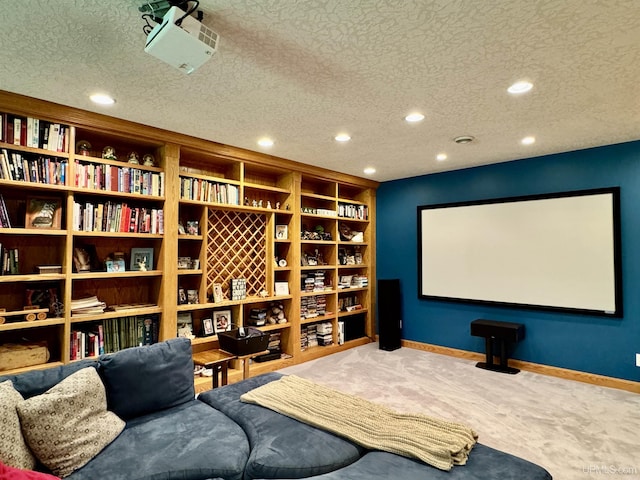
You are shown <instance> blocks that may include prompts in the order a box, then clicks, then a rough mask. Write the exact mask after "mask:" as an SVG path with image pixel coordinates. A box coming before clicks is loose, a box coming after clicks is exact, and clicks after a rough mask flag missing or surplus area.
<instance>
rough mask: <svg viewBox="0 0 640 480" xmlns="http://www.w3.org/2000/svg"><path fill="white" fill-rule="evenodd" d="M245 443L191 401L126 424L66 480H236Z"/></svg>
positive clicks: (236, 430) (237, 431)
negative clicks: (95, 454) (122, 429)
mask: <svg viewBox="0 0 640 480" xmlns="http://www.w3.org/2000/svg"><path fill="white" fill-rule="evenodd" d="M248 457H249V442H248V440H247V437H246V435H245V434H244V432H243V431H242V429H241V428H240V427H239V426H238V425H237V424H236V423H234V422H232V421H231V420H230V419H229V418H228V417H226V416H225V415H223V414H222V413H220V412H218V411H216V410H214V409H213V408H211V407H209V406H208V405H205V404H204V403H202V402H198V401H196V400H191V401H190V402H187V403H183V404H182V405H179V406H177V407H173V408H171V409H169V410H163V411H159V412H154V413H151V414H148V415H145V416H142V417H138V418H135V419H133V420H130V421H129V422H127V426H126V428H125V430H124V431H123V432H122V433H121V434H120V436H119V437H118V438H116V439H115V440H114V441H113V442H112V443H111V444H110V445H109V446H107V447H106V448H105V449H104V450H103V451H102V452H100V454H99V455H98V456H97V457H95V458H94V459H93V460H91V461H90V462H89V463H88V464H87V465H85V466H84V467H82V468H81V469H79V470H77V471H76V472H74V473H73V474H71V475H70V476H69V477H67V479H69V480H96V479H100V478H104V479H109V480H201V479H205V478H216V477H222V478H224V479H226V480H241V479H242V472H243V470H244V466H245V463H246V461H247V458H248Z"/></svg>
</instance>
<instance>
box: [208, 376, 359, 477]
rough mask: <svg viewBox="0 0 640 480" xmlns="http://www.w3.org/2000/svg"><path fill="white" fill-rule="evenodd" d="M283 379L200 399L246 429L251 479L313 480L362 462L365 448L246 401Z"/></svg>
mask: <svg viewBox="0 0 640 480" xmlns="http://www.w3.org/2000/svg"><path fill="white" fill-rule="evenodd" d="M281 376H282V375H281V374H278V373H267V374H264V375H260V376H257V377H253V378H250V379H247V380H245V381H243V382H240V383H236V384H233V385H227V386H225V387H222V388H216V389H214V390H209V391H208V392H205V393H201V394H200V395H199V396H198V400H200V401H202V402H205V403H207V404H209V405H211V406H212V407H214V408H216V409H218V410H220V411H221V412H223V413H224V414H226V415H227V416H229V417H230V418H231V419H232V420H234V421H235V422H237V423H238V424H239V425H240V426H242V428H243V429H244V431H245V432H246V434H247V436H248V437H249V442H250V444H251V454H250V456H249V461H248V462H247V466H246V469H245V477H244V478H245V480H249V479H252V478H303V477H309V476H312V475H319V474H321V473H326V472H331V471H333V470H336V469H338V468H341V467H344V466H346V465H349V464H351V463H353V462H355V461H356V460H358V459H359V458H360V456H361V455H362V454H363V453H364V450H363V449H362V448H361V447H359V446H356V445H354V444H353V443H351V442H348V441H347V440H344V439H342V438H339V437H336V436H335V435H332V434H330V433H328V432H325V431H322V430H319V429H317V428H313V427H311V426H309V425H306V424H304V423H301V422H298V421H296V420H293V419H291V418H289V417H285V416H284V415H280V414H279V413H276V412H274V411H272V410H269V409H266V408H263V407H260V406H257V405H252V404H247V403H243V402H241V401H240V396H241V395H242V394H243V393H246V392H248V391H249V390H253V389H254V388H257V387H259V386H261V385H264V384H266V383H269V382H271V381H273V380H276V379H278V378H280V377H281Z"/></svg>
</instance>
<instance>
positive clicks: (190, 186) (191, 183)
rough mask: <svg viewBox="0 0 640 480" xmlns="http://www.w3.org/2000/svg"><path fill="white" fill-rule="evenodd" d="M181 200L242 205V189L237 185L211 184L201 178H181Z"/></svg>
mask: <svg viewBox="0 0 640 480" xmlns="http://www.w3.org/2000/svg"><path fill="white" fill-rule="evenodd" d="M180 198H183V199H185V200H200V201H203V202H215V203H224V204H227V205H240V188H239V187H238V186H237V185H231V184H228V183H217V182H211V181H208V180H204V179H201V178H191V177H180Z"/></svg>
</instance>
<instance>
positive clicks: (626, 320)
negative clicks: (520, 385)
mask: <svg viewBox="0 0 640 480" xmlns="http://www.w3.org/2000/svg"><path fill="white" fill-rule="evenodd" d="M613 186H619V187H620V210H621V230H622V287H623V311H624V317H623V318H604V317H593V316H586V315H576V314H566V313H553V312H545V311H535V310H527V309H521V308H515V307H513V308H512V307H505V308H503V307H495V306H484V305H474V304H462V303H454V302H444V301H434V300H421V299H418V246H417V224H416V215H417V214H416V209H417V206H419V205H428V204H437V203H445V202H459V201H470V200H481V199H490V198H499V197H510V196H518V195H532V194H541V193H553V192H564V191H571V190H583V189H591V188H601V187H613ZM376 215H377V216H376V221H377V230H376V235H377V246H376V247H377V252H376V255H377V261H376V262H377V263H376V267H377V277H378V278H379V279H388V278H399V279H400V281H401V288H402V298H403V300H402V302H403V303H402V306H403V328H402V337H403V339H406V340H413V341H417V342H423V343H430V344H434V345H441V346H445V347H452V348H458V349H462V350H469V351H475V352H483V353H484V340H483V339H482V338H479V337H472V336H471V335H470V333H469V324H470V323H471V321H472V320H475V319H477V318H487V319H492V320H501V321H511V322H518V323H523V324H524V325H525V328H526V338H525V339H524V341H522V342H521V343H518V344H517V345H516V346H515V348H514V349H513V354H512V355H511V357H512V358H516V359H519V360H524V361H528V362H534V363H540V364H544V365H552V366H556V367H562V368H568V369H572V370H579V371H583V372H589V373H596V374H600V375H606V376H610V377H616V378H622V379H627V380H634V381H639V380H640V368H639V367H636V366H635V354H636V352H638V353H640V141H638V142H630V143H624V144H618V145H611V146H606V147H599V148H592V149H587V150H579V151H575V152H568V153H563V154H557V155H548V156H544V157H538V158H532V159H526V160H518V161H512V162H506V163H500V164H496V165H488V166H483V167H475V168H469V169H465V170H457V171H453V172H445V173H438V174H432V175H425V176H421V177H414V178H409V179H403V180H395V181H390V182H383V183H382V184H381V186H380V188H379V189H378V192H377V213H376ZM487 281H491V279H487Z"/></svg>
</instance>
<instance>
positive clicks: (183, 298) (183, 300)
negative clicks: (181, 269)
mask: <svg viewBox="0 0 640 480" xmlns="http://www.w3.org/2000/svg"><path fill="white" fill-rule="evenodd" d="M186 304H187V292H186V290H185V289H184V288H182V287H178V305H186Z"/></svg>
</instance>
